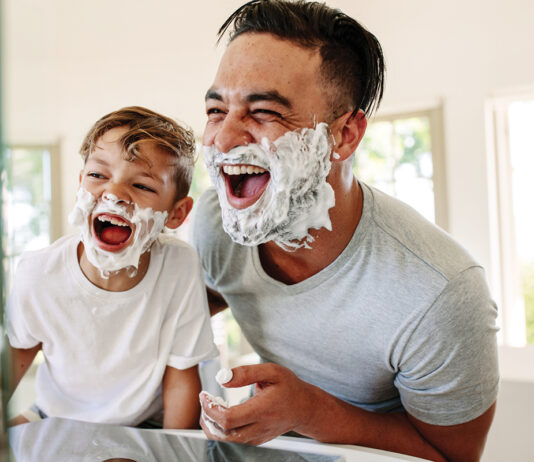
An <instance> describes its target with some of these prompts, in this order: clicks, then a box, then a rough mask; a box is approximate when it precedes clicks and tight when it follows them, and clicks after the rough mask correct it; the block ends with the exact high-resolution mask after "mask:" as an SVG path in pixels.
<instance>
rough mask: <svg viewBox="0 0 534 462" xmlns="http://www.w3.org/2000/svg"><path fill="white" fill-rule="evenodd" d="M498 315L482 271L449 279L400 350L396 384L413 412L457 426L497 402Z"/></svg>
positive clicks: (426, 419)
mask: <svg viewBox="0 0 534 462" xmlns="http://www.w3.org/2000/svg"><path fill="white" fill-rule="evenodd" d="M496 316H497V308H496V306H495V304H494V302H493V301H492V300H491V297H490V295H489V291H488V287H487V284H486V282H485V278H484V273H483V270H482V268H480V267H471V268H469V269H467V270H465V271H463V272H462V273H460V274H459V275H457V276H456V277H455V278H454V279H451V280H449V281H448V283H447V285H446V287H445V289H444V290H443V291H442V292H441V294H440V295H439V296H438V298H437V299H436V300H435V302H434V304H433V305H432V306H431V307H430V308H429V310H428V311H427V312H426V313H425V314H424V316H423V317H422V318H421V319H420V321H419V323H418V325H417V326H416V327H415V328H414V330H413V332H412V333H411V335H410V336H409V338H408V340H407V342H406V343H405V344H403V345H401V346H399V347H400V348H402V352H401V353H400V358H401V359H400V362H399V364H398V369H399V371H398V373H397V376H396V379H395V385H396V387H397V388H398V390H399V393H400V397H401V401H402V404H403V406H404V408H405V409H406V411H407V412H408V413H410V414H411V415H413V416H414V417H416V418H417V419H420V420H422V421H424V422H426V423H429V424H434V425H454V424H460V423H464V422H468V421H470V420H473V419H475V418H476V417H478V416H480V415H481V414H483V413H484V412H485V411H486V410H487V409H488V408H489V407H490V406H491V405H492V404H493V402H494V401H495V399H496V397H497V388H498V382H499V372H498V362H497V342H496V332H497V328H496V327H495V320H496Z"/></svg>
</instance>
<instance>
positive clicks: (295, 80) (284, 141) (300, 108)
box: [203, 33, 333, 245]
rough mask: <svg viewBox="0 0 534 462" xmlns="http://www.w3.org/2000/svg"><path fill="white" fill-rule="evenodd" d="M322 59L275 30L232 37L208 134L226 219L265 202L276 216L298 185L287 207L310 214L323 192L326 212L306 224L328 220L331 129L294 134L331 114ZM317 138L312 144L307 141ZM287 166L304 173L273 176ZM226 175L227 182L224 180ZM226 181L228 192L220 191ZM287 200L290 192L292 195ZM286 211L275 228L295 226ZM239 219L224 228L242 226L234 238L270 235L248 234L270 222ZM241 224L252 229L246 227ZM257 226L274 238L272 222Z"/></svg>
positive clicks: (213, 92)
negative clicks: (312, 178)
mask: <svg viewBox="0 0 534 462" xmlns="http://www.w3.org/2000/svg"><path fill="white" fill-rule="evenodd" d="M320 65H321V58H320V55H319V54H318V52H317V51H314V50H309V49H305V48H302V47H300V46H298V45H295V44H293V43H292V42H289V41H286V40H280V39H278V38H276V37H274V36H272V35H270V34H250V33H249V34H243V35H241V36H239V37H237V38H236V39H235V40H234V41H233V42H232V43H231V44H230V45H229V47H228V49H227V51H226V53H225V54H224V56H223V58H222V60H221V64H220V66H219V70H218V72H217V75H216V77H215V81H214V83H213V85H212V86H211V88H210V89H209V90H208V92H207V94H206V113H207V116H208V121H207V124H206V129H205V132H204V138H203V142H204V146H205V152H206V154H207V159H206V160H207V163H208V166H209V167H210V174H211V175H212V179H213V178H216V179H218V180H219V181H218V182H219V183H220V184H219V185H217V184H216V186H217V187H218V192H219V198H220V199H221V204H222V205H223V206H225V205H226V206H228V208H229V209H230V212H231V214H232V218H228V220H238V221H241V222H243V220H245V221H249V220H248V218H250V217H251V216H253V215H259V214H260V213H264V212H269V210H266V209H267V208H271V209H273V210H270V212H272V214H273V217H270V218H269V219H268V220H267V221H269V222H273V220H274V221H276V220H277V217H276V215H280V213H278V214H277V213H275V210H274V209H278V210H280V208H281V207H282V204H281V202H282V199H280V197H281V196H288V195H289V196H295V194H297V193H299V192H302V195H303V197H302V198H299V199H298V201H294V200H293V203H292V204H288V205H287V207H288V210H287V214H286V215H288V216H291V217H295V216H296V215H303V214H304V215H309V212H310V210H311V209H312V208H317V206H318V205H319V206H320V205H321V204H316V203H312V199H311V198H312V197H317V196H318V193H319V195H320V197H321V198H322V199H324V204H322V205H323V208H326V219H320V220H315V221H316V223H310V224H309V225H310V226H308V227H305V229H306V232H307V230H308V229H309V228H311V227H317V225H318V224H319V226H318V227H322V226H326V227H328V226H329V224H330V223H329V220H328V213H327V210H328V208H330V207H331V206H333V194H330V193H329V192H328V193H325V194H322V193H321V191H320V190H323V192H324V189H325V188H324V186H325V185H324V184H323V183H325V179H326V175H328V171H329V168H330V164H329V158H330V151H331V146H330V145H329V136H328V130H327V129H326V127H325V126H324V125H323V128H322V130H320V131H319V134H320V136H316V134H315V133H310V130H307V134H303V136H297V133H303V132H302V129H313V128H315V127H316V125H317V123H319V122H322V121H325V120H326V119H327V118H328V117H330V116H331V114H329V112H328V109H327V108H329V107H330V104H329V101H328V99H327V97H326V92H325V89H324V86H323V85H321V78H320ZM293 134H294V136H293ZM284 135H285V136H284ZM288 137H289V138H288ZM319 138H320V139H319ZM312 141H313V143H315V145H314V146H310V142H312ZM245 146H250V148H251V150H250V153H248V152H247V150H246V149H244V148H243V147H245ZM262 150H263V153H262V152H261V151H262ZM292 150H293V152H292ZM304 151H306V152H304ZM298 152H301V158H300V159H299V160H301V161H302V162H301V164H300V165H295V161H296V160H297V159H298V156H297V154H298ZM221 154H222V155H221ZM226 154H228V156H227V157H225V155H226ZM289 168H291V169H292V170H293V171H294V172H298V171H300V172H301V174H302V175H301V176H300V177H299V176H298V175H296V176H295V175H290V176H289V177H288V176H287V175H286V176H285V177H284V178H285V179H284V178H282V179H280V178H278V179H277V178H275V177H274V171H275V170H276V169H278V170H279V171H284V170H285V171H287V170H288V169H289ZM310 176H316V177H318V180H317V181H316V182H313V184H309V185H307V186H305V187H304V188H302V187H299V185H302V184H303V183H304V182H306V178H307V177H310ZM277 181H278V183H277V184H274V183H276V182H277ZM223 183H224V186H221V185H222V184H223ZM327 186H328V185H327ZM328 187H329V186H328ZM305 188H308V189H307V190H306V189H305ZM223 189H224V192H221V190H223ZM272 190H275V191H274V192H273V191H272ZM268 192H271V193H272V194H271V195H272V196H273V198H272V199H269V200H267V199H266V198H265V197H264V196H266V195H267V193H268ZM321 194H322V195H321ZM221 195H223V197H222V198H221ZM223 199H224V200H223ZM260 199H261V200H263V202H264V204H262V210H261V211H260V210H255V207H256V206H258V207H259V203H260ZM322 199H321V200H322ZM285 200H286V199H284V201H285ZM287 200H292V199H291V197H289V198H288V199H287ZM226 202H227V203H226ZM297 202H298V205H297V206H295V204H296V203H297ZM267 203H268V205H267ZM303 205H304V206H303ZM295 207H297V209H295ZM223 208H224V207H223ZM256 208H257V207H256ZM299 208H300V209H299ZM282 210H283V209H282ZM237 211H242V212H243V213H242V214H241V217H238V216H237V214H238V212H237ZM323 215H324V214H323ZM243 217H245V218H243ZM224 218H225V213H224V210H223V220H224ZM282 218H283V219H284V221H285V223H281V222H275V223H274V225H272V226H271V228H273V229H274V228H276V229H278V230H280V229H282V227H283V228H287V227H288V226H289V227H291V223H288V222H287V217H282ZM264 221H265V220H264ZM293 221H295V220H293ZM299 221H300V224H301V226H300V228H302V226H305V225H306V223H303V221H302V219H300V218H299ZM325 221H328V223H326V222H325ZM319 222H320V223H319ZM242 224H243V223H241V224H238V225H235V224H234V223H229V222H227V223H225V229H226V231H227V232H229V229H230V228H234V229H236V230H237V229H238V228H241V230H239V231H236V232H238V233H241V234H244V236H243V238H242V239H241V238H239V239H234V240H236V241H238V242H240V243H246V244H250V245H255V244H258V243H261V242H265V241H264V240H263V241H261V238H259V237H258V239H260V240H258V239H256V240H252V241H251V240H250V239H249V237H250V235H251V234H256V231H257V228H258V227H261V228H265V227H268V226H270V225H268V224H266V223H260V224H258V223H254V224H253V225H251V226H252V227H253V228H254V229H253V230H252V229H251V226H249V225H250V224H249V223H247V224H246V225H243V226H242ZM244 227H246V228H247V229H246V230H244ZM284 233H285V236H286V238H288V236H293V237H292V239H302V238H304V237H305V234H304V235H303V234H302V233H301V232H300V233H298V234H299V235H295V233H292V230H290V232H289V233H287V232H285V231H284ZM229 234H230V235H232V234H231V233H230V232H229ZM260 234H262V235H264V237H265V238H266V237H267V236H268V237H269V239H272V240H275V241H276V239H274V238H273V236H272V233H270V232H269V230H267V229H265V230H263V229H262V230H261V233H260ZM258 235H259V234H258ZM232 237H234V236H232Z"/></svg>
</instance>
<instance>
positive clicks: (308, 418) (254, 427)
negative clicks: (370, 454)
mask: <svg viewBox="0 0 534 462" xmlns="http://www.w3.org/2000/svg"><path fill="white" fill-rule="evenodd" d="M233 374H234V375H233V378H232V380H231V381H230V382H228V383H227V384H225V385H224V386H228V387H241V386H245V385H249V384H256V385H255V395H254V396H253V397H252V398H251V399H249V400H248V401H246V402H245V403H243V404H240V405H237V406H233V407H231V408H224V407H221V406H218V405H213V406H212V407H211V408H210V406H209V404H210V402H209V398H208V397H207V396H206V395H201V404H202V408H203V411H204V413H205V414H207V416H208V417H209V418H210V419H212V420H213V421H214V422H215V423H216V424H217V426H218V427H220V428H221V430H222V431H223V433H224V434H225V435H226V436H225V437H224V438H221V437H220V435H219V436H217V435H213V434H211V433H210V432H209V430H208V428H207V426H206V425H205V423H204V421H203V420H201V426H202V427H203V429H204V431H205V432H206V434H207V435H208V437H209V438H213V439H223V440H225V441H233V442H238V443H248V444H261V443H263V442H265V441H268V440H271V439H272V438H275V437H277V436H279V435H281V434H283V433H286V432H288V431H290V430H293V431H296V432H297V433H300V434H302V435H305V436H309V437H311V438H314V439H316V440H319V441H322V442H328V443H340V444H356V445H360V446H366V447H371V448H377V449H384V450H387V451H392V452H398V453H402V454H409V455H412V456H416V457H421V458H424V459H429V460H435V461H445V460H450V461H474V460H479V459H480V456H481V454H482V450H483V448H484V444H485V440H486V435H487V433H488V430H489V427H490V424H491V421H492V419H493V414H494V411H495V404H493V405H492V406H491V407H490V408H489V409H488V410H487V411H486V412H485V413H484V414H482V415H481V416H480V417H478V418H476V419H474V420H472V421H470V422H467V423H464V424H460V425H454V426H449V427H444V426H437V425H429V424H425V423H423V422H421V421H419V420H417V419H415V418H414V417H413V416H410V415H409V414H406V413H390V414H378V413H373V412H369V411H365V410H363V409H360V408H358V407H355V406H351V405H350V404H348V403H346V402H344V401H341V400H339V399H337V398H335V397H334V396H332V395H330V394H328V393H326V392H325V391H323V390H321V389H320V388H318V387H315V386H313V385H311V384H308V383H306V382H303V381H302V380H300V379H299V378H298V377H297V376H296V375H295V374H293V373H292V372H291V371H289V370H288V369H286V368H284V367H281V366H278V365H275V364H260V365H255V366H242V367H237V368H234V369H233Z"/></svg>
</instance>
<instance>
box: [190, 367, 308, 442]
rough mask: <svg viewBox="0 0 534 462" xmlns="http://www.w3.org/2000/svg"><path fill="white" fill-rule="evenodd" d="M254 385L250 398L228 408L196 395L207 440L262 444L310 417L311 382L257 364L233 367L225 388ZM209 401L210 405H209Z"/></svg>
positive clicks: (203, 395) (279, 368)
mask: <svg viewBox="0 0 534 462" xmlns="http://www.w3.org/2000/svg"><path fill="white" fill-rule="evenodd" d="M251 384H255V393H254V396H253V397H252V398H250V399H249V400H248V401H246V402H245V403H243V404H238V405H236V406H232V407H230V408H226V407H224V406H223V405H220V404H217V403H215V402H213V401H211V400H210V397H209V396H208V395H207V394H205V393H201V394H200V404H201V405H202V417H201V419H200V425H201V426H202V428H203V429H204V432H205V433H206V435H207V436H208V438H210V439H214V440H222V441H231V442H235V443H245V444H252V445H257V444H262V443H265V442H266V441H269V440H271V439H273V438H276V437H277V436H279V435H281V434H283V433H286V432H288V431H290V430H294V431H297V432H298V431H299V430H298V429H299V428H300V426H301V425H303V424H304V423H305V422H309V421H310V420H311V419H313V416H312V413H313V409H314V406H313V404H312V403H313V402H314V401H313V396H314V389H315V387H314V386H313V385H310V384H308V383H306V382H303V381H302V380H300V379H299V378H298V377H297V376H296V375H295V374H294V373H293V372H291V371H290V370H289V369H286V368H285V367H282V366H278V365H276V364H258V365H253V366H241V367H236V368H234V369H233V377H232V380H230V381H229V382H227V383H225V384H224V386H225V387H229V388H236V387H243V386H245V385H251ZM210 404H211V407H210Z"/></svg>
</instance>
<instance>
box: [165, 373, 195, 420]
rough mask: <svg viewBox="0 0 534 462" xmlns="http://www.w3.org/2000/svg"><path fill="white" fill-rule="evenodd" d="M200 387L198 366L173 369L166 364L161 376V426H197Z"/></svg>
mask: <svg viewBox="0 0 534 462" xmlns="http://www.w3.org/2000/svg"><path fill="white" fill-rule="evenodd" d="M201 389H202V386H201V383H200V377H199V375H198V366H193V367H190V368H189V369H183V370H180V369H175V368H174V367H171V366H167V367H166V369H165V374H164V376H163V384H162V394H163V428H198V426H199V423H198V421H199V418H200V405H199V402H198V394H199V393H200V390H201Z"/></svg>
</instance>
